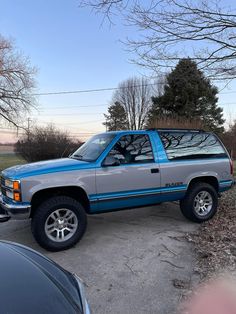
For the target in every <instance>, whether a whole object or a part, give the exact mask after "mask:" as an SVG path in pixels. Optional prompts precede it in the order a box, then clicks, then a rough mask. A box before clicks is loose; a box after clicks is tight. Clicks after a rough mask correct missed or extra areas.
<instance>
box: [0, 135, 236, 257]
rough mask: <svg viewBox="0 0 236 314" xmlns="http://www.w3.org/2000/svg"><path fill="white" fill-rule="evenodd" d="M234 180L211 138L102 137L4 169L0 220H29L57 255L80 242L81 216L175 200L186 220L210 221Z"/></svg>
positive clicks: (84, 218) (230, 166)
mask: <svg viewBox="0 0 236 314" xmlns="http://www.w3.org/2000/svg"><path fill="white" fill-rule="evenodd" d="M233 183H234V180H233V164H232V161H231V159H230V157H229V154H228V152H227V151H226V149H225V147H224V146H223V144H222V143H221V141H220V140H219V139H218V138H217V137H216V135H214V134H212V133H208V132H204V131H201V130H185V129H184V130H182V129H151V130H146V131H145V130H142V131H118V132H106V133H102V134H98V135H96V136H94V137H92V138H91V139H90V140H88V141H87V142H86V143H85V144H84V145H82V146H81V147H80V148H79V149H78V150H77V151H76V152H75V153H74V154H73V155H71V156H70V157H69V158H64V159H57V160H50V161H43V162H37V163H31V164H26V165H20V166H15V167H11V168H8V169H6V170H4V171H3V172H2V177H1V191H2V196H1V198H0V204H1V207H2V210H1V211H2V213H1V215H0V218H1V219H2V220H4V219H5V220H7V219H9V218H16V219H25V218H31V219H32V232H33V234H34V236H35V238H36V240H37V241H38V243H39V244H40V245H41V246H42V247H44V248H46V249H48V250H52V251H58V250H63V249H66V248H69V247H71V246H73V245H74V244H75V243H77V242H78V241H79V240H80V239H81V237H82V236H83V234H84V232H85V230H86V224H87V214H98V213H104V212H108V211H114V210H120V209H125V208H132V207H134V208H135V207H138V206H148V205H155V204H159V203H161V202H169V201H180V208H181V211H182V213H183V215H184V216H185V217H186V218H188V219H190V220H192V221H195V222H202V221H205V220H208V219H210V218H212V217H213V216H214V214H215V213H216V210H217V205H218V197H219V195H220V193H222V192H224V191H226V190H228V189H230V188H231V186H232V185H233Z"/></svg>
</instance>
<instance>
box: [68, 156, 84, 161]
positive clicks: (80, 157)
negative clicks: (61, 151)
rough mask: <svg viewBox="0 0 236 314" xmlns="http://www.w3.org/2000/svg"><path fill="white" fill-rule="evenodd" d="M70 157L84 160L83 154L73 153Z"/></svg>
mask: <svg viewBox="0 0 236 314" xmlns="http://www.w3.org/2000/svg"><path fill="white" fill-rule="evenodd" d="M70 158H74V159H78V160H83V156H82V155H71V156H70Z"/></svg>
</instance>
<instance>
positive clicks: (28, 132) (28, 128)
mask: <svg viewBox="0 0 236 314" xmlns="http://www.w3.org/2000/svg"><path fill="white" fill-rule="evenodd" d="M30 121H31V120H30V118H28V119H27V122H28V123H27V136H28V141H29V135H30Z"/></svg>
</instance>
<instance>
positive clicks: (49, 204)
mask: <svg viewBox="0 0 236 314" xmlns="http://www.w3.org/2000/svg"><path fill="white" fill-rule="evenodd" d="M86 226H87V216H86V213H85V210H84V208H83V206H82V205H81V204H80V203H79V202H78V201H76V200H74V199H73V198H70V197H67V196H56V197H52V198H50V199H48V200H46V201H45V202H43V203H42V204H41V205H40V206H39V207H38V208H37V209H36V211H35V214H34V216H33V219H32V233H33V235H34V237H35V239H36V241H37V242H38V243H39V244H40V245H41V246H42V247H43V248H45V249H47V250H49V251H61V250H65V249H68V248H70V247H72V246H73V245H75V244H76V243H77V242H78V241H79V240H80V239H81V238H82V236H83V234H84V232H85V230H86Z"/></svg>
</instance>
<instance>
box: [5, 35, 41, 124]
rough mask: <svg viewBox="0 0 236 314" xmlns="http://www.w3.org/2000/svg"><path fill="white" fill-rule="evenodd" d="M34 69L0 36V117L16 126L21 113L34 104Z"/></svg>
mask: <svg viewBox="0 0 236 314" xmlns="http://www.w3.org/2000/svg"><path fill="white" fill-rule="evenodd" d="M34 74H35V69H34V68H32V67H31V66H30V64H29V60H28V59H27V58H25V57H24V56H22V55H21V54H20V53H18V52H17V51H16V49H15V47H14V46H13V45H12V43H11V42H10V41H9V40H6V39H4V38H3V37H2V36H0V119H1V118H2V119H1V120H5V121H7V122H9V123H11V124H13V125H15V126H18V124H17V123H18V122H19V120H20V116H22V113H25V112H26V111H29V110H30V108H31V107H32V106H33V105H34V98H33V96H32V89H33V87H34Z"/></svg>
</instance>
